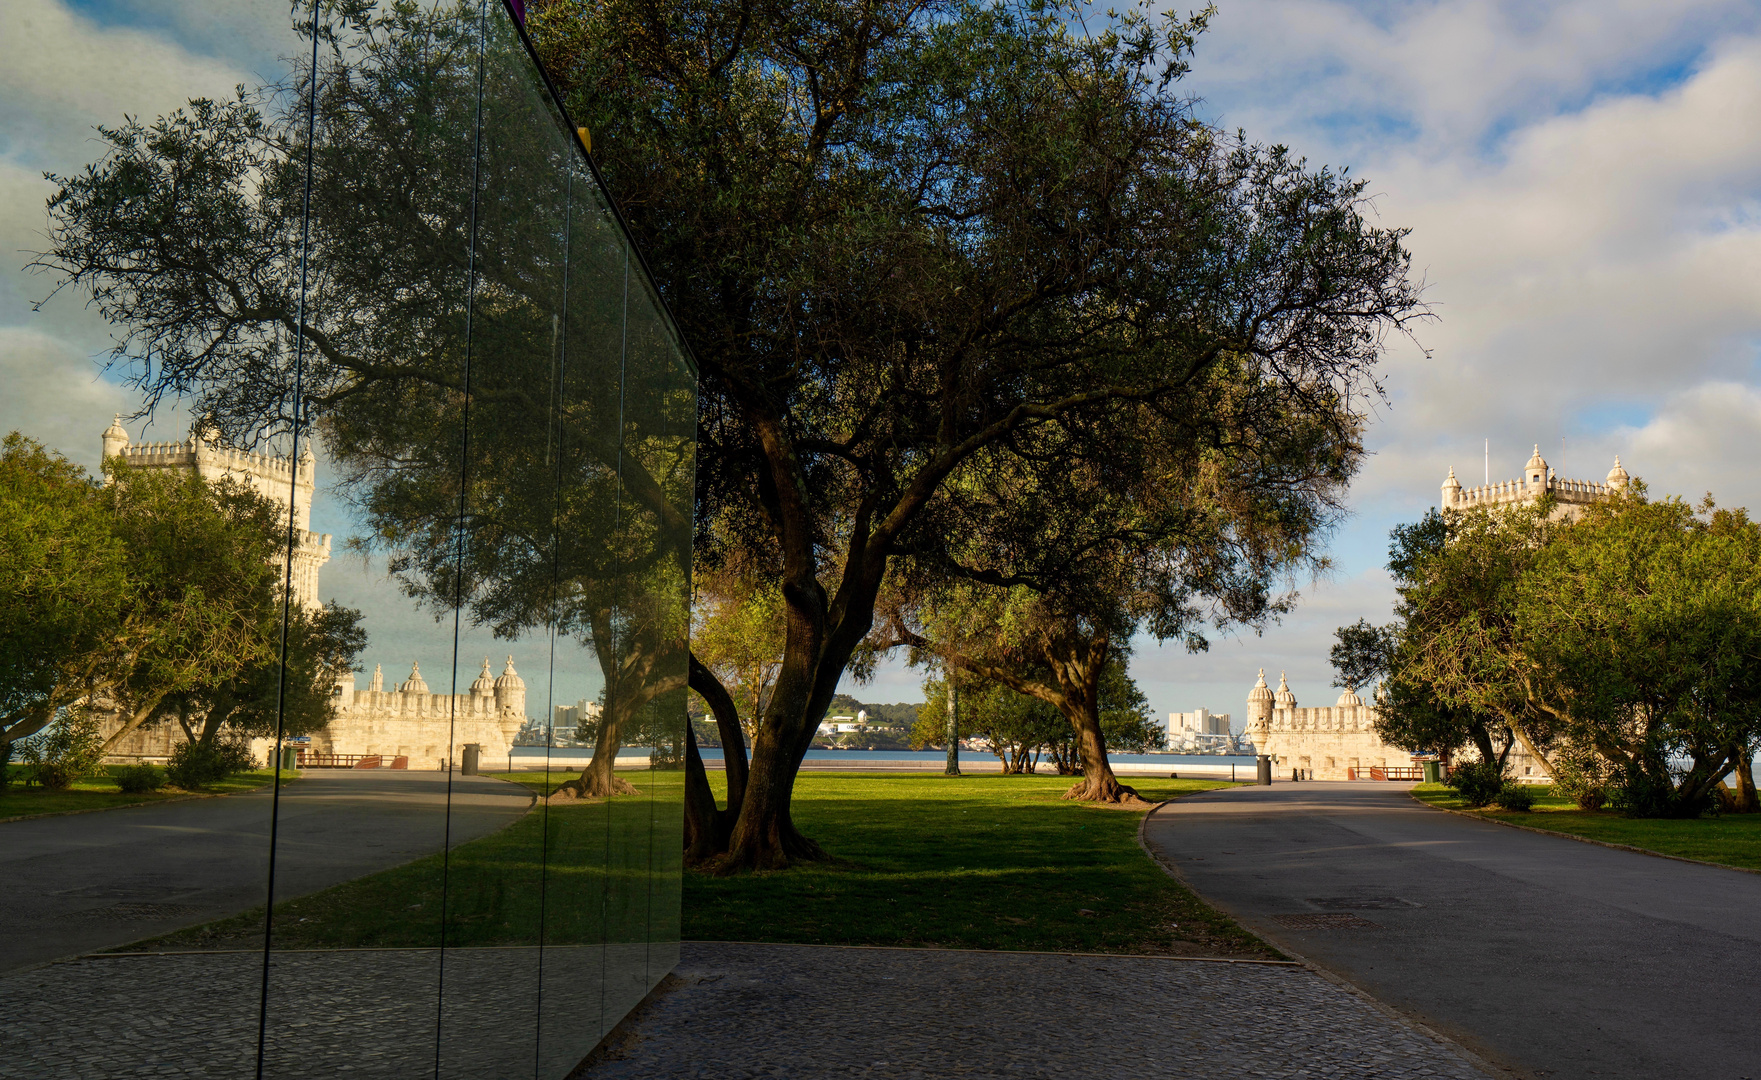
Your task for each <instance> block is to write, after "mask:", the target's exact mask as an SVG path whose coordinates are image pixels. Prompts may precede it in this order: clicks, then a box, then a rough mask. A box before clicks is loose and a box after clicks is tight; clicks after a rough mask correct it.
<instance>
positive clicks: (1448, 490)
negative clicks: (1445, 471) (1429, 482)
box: [1442, 465, 1461, 510]
mask: <svg viewBox="0 0 1761 1080" xmlns="http://www.w3.org/2000/svg"><path fill="white" fill-rule="evenodd" d="M1460 500H1461V481H1460V480H1457V479H1456V478H1455V466H1453V465H1451V466H1450V467H1449V476H1448V478H1447V479H1445V480H1444V481H1443V494H1442V501H1443V509H1445V510H1447V509H1449V508H1450V507H1452V506H1454V505H1455V504H1456V503H1457V502H1459V501H1460Z"/></svg>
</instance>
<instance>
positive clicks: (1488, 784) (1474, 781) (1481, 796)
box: [1445, 761, 1508, 806]
mask: <svg viewBox="0 0 1761 1080" xmlns="http://www.w3.org/2000/svg"><path fill="white" fill-rule="evenodd" d="M1445 783H1447V784H1448V785H1449V786H1450V787H1452V788H1454V789H1455V790H1456V791H1457V792H1459V793H1460V794H1461V797H1462V798H1463V799H1465V800H1466V801H1467V804H1468V805H1469V806H1487V805H1489V804H1490V803H1491V802H1492V800H1494V799H1496V798H1497V797H1498V795H1499V793H1500V792H1502V791H1503V790H1504V789H1505V787H1507V786H1508V783H1507V781H1506V780H1505V776H1504V766H1503V764H1502V763H1500V762H1497V761H1466V762H1461V763H1460V764H1457V765H1454V766H1451V767H1450V770H1449V777H1448V779H1447V780H1446V781H1445Z"/></svg>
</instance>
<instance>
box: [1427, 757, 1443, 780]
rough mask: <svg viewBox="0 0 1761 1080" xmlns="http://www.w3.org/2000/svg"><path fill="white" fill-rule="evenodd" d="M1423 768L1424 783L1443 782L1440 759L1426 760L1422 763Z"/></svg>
mask: <svg viewBox="0 0 1761 1080" xmlns="http://www.w3.org/2000/svg"><path fill="white" fill-rule="evenodd" d="M1424 769H1425V783H1427V784H1441V783H1442V782H1443V763H1442V762H1441V761H1427V762H1425V763H1424Z"/></svg>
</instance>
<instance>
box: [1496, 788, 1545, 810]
mask: <svg viewBox="0 0 1761 1080" xmlns="http://www.w3.org/2000/svg"><path fill="white" fill-rule="evenodd" d="M1492 801H1493V803H1495V804H1497V806H1498V809H1500V810H1509V811H1511V812H1513V813H1518V814H1526V813H1528V812H1529V811H1530V810H1531V809H1533V808H1534V805H1535V790H1534V788H1533V787H1532V786H1531V785H1529V784H1518V783H1515V782H1509V783H1506V784H1505V785H1504V786H1503V787H1501V788H1499V789H1498V794H1496V795H1494V796H1492Z"/></svg>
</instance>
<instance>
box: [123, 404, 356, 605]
mask: <svg viewBox="0 0 1761 1080" xmlns="http://www.w3.org/2000/svg"><path fill="white" fill-rule="evenodd" d="M103 441H104V460H106V461H109V460H110V459H112V458H120V459H122V462H123V463H124V464H126V465H128V466H129V467H131V468H136V469H175V470H179V471H183V472H193V473H195V474H196V475H197V476H200V477H201V478H202V479H204V480H208V481H210V482H212V481H216V480H219V479H220V478H221V477H231V478H232V479H233V480H235V481H238V482H240V483H243V484H245V485H247V486H249V487H250V488H251V489H252V490H254V491H255V492H257V494H259V495H262V496H263V497H264V498H266V499H269V500H270V501H271V502H273V503H274V504H275V505H276V506H278V507H280V508H281V513H282V518H281V520H282V521H284V522H285V521H286V520H287V517H286V515H287V512H288V508H289V505H290V500H291V505H292V508H293V528H294V550H293V597H294V600H295V601H296V602H298V603H299V604H300V606H301V607H304V608H305V609H306V610H308V611H315V610H317V609H318V608H319V607H320V606H321V604H320V601H319V599H318V570H319V568H321V567H322V566H323V565H324V564H325V563H327V562H329V561H330V534H329V533H315V532H312V531H310V528H309V527H310V525H311V523H312V488H313V482H312V476H313V472H314V467H315V465H316V461H315V459H314V458H313V456H312V449H311V446H310V445H308V446H307V447H306V449H305V451H304V452H303V453H302V454H301V455H300V459H299V461H298V462H292V461H289V460H288V459H287V458H285V457H281V456H279V455H272V454H258V453H253V452H251V451H247V450H235V449H233V448H232V447H229V446H223V445H221V444H219V443H217V442H215V441H214V440H213V438H212V433H211V432H204V431H203V429H202V426H201V425H200V424H198V425H196V426H195V427H193V428H191V429H190V437H189V438H188V439H185V440H182V441H179V442H148V443H131V442H130V441H129V437H128V432H127V431H126V430H125V429H124V428H123V426H122V417H121V416H120V415H118V416H117V417H116V418H115V419H113V420H111V421H110V426H109V427H107V428H105V429H104V436H103ZM275 562H276V564H277V565H281V556H280V555H279V554H278V555H277V556H276V557H275Z"/></svg>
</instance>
